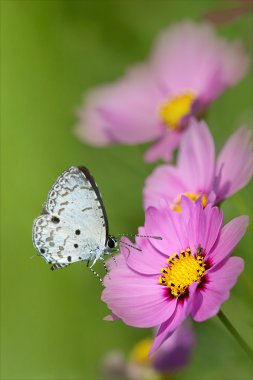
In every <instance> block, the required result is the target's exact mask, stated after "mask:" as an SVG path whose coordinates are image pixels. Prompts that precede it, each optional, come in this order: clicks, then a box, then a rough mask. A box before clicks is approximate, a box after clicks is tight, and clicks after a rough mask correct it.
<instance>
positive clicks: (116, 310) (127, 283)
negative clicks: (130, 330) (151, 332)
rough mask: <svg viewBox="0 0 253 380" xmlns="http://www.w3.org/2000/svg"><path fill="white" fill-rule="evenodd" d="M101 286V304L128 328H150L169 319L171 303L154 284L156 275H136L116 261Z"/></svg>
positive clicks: (173, 307)
mask: <svg viewBox="0 0 253 380" xmlns="http://www.w3.org/2000/svg"><path fill="white" fill-rule="evenodd" d="M104 284H105V289H104V290H103V293H102V297H101V298H102V300H103V301H104V302H105V303H106V304H107V306H108V307H109V309H111V310H112V312H113V314H116V315H117V316H118V318H120V319H122V320H123V321H124V322H125V323H126V324H128V325H131V326H136V327H154V326H156V325H158V324H160V323H162V322H164V321H166V320H167V319H169V318H170V316H171V315H172V314H173V312H174V310H175V307H176V301H175V299H174V298H170V297H169V295H168V290H167V289H166V288H165V287H164V286H162V285H160V284H159V283H158V276H157V275H156V276H145V275H140V274H139V273H137V272H134V271H132V270H131V269H130V268H129V267H128V266H127V264H126V263H125V262H124V260H122V261H118V265H117V267H115V269H112V270H111V271H110V273H109V276H106V278H105V279H104Z"/></svg>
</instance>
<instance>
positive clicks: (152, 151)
mask: <svg viewBox="0 0 253 380" xmlns="http://www.w3.org/2000/svg"><path fill="white" fill-rule="evenodd" d="M161 126H162V128H163V129H164V128H165V127H164V126H163V125H162V124H161ZM182 134H183V133H182V132H174V131H164V133H163V134H162V135H161V137H160V139H159V140H158V141H157V142H155V143H154V144H153V145H151V147H150V148H149V149H148V150H147V151H146V153H145V156H144V158H145V160H146V162H153V161H156V160H164V161H166V162H170V161H171V159H172V153H173V151H174V150H175V149H176V148H177V147H178V146H179V143H180V140H181V137H182Z"/></svg>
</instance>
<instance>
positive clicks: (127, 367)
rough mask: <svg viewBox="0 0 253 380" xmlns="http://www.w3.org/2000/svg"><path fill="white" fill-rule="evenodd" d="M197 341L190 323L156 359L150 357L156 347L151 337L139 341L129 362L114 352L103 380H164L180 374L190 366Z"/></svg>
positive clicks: (104, 367)
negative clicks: (153, 347) (177, 372)
mask: <svg viewBox="0 0 253 380" xmlns="http://www.w3.org/2000/svg"><path fill="white" fill-rule="evenodd" d="M195 341H196V338H195V333H194V331H193V329H192V326H191V324H190V323H188V321H186V322H185V323H183V324H182V325H181V326H179V328H178V329H177V330H176V331H175V332H174V334H172V335H171V336H170V337H169V338H168V339H167V340H166V341H165V342H164V343H163V344H162V346H161V347H160V348H159V349H158V350H157V351H156V353H155V355H153V356H152V358H150V357H149V356H148V354H149V350H150V348H151V347H152V343H153V341H152V338H151V337H150V338H146V339H142V340H140V341H138V342H137V344H136V345H135V346H134V347H133V349H132V350H131V352H130V355H129V357H128V358H127V357H125V356H124V354H123V352H121V351H120V350H115V351H110V352H108V353H107V354H106V355H105V356H104V358H103V361H102V363H101V364H102V365H101V372H102V376H103V379H112V378H124V379H129V380H139V379H143V380H144V379H146V380H154V379H156V380H159V379H162V378H163V377H162V376H161V375H164V374H168V375H169V374H172V373H174V372H175V371H180V370H181V369H183V368H184V367H185V366H186V365H188V364H189V362H190V359H191V355H192V351H193V349H194V347H195Z"/></svg>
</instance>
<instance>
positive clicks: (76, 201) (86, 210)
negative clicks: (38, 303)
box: [33, 166, 116, 269]
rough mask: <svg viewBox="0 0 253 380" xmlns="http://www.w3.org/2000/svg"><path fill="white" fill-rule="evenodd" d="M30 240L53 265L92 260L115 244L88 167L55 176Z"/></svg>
mask: <svg viewBox="0 0 253 380" xmlns="http://www.w3.org/2000/svg"><path fill="white" fill-rule="evenodd" d="M112 241H113V242H115V244H112ZM33 243H34V246H35V248H36V249H37V251H38V253H39V255H40V256H42V257H43V259H44V260H45V261H46V262H47V263H49V264H53V267H52V269H57V268H62V267H64V266H67V265H69V264H71V263H74V262H78V261H93V264H94V263H95V262H96V261H97V260H98V259H102V258H103V256H104V255H106V254H109V253H110V252H111V251H112V249H113V248H114V247H115V246H116V240H115V239H114V238H113V237H111V236H110V235H109V233H108V220H107V216H106V211H105V208H104V205H103V202H102V198H101V195H100V193H99V190H98V187H97V185H96V183H95V181H94V178H93V177H92V176H91V174H90V173H89V171H88V169H86V168H85V167H75V166H72V167H70V168H69V169H68V170H66V171H65V172H64V173H63V174H62V175H61V176H60V177H59V178H58V179H57V181H56V182H55V184H54V185H53V187H52V189H51V190H50V192H49V194H48V198H47V201H46V203H45V204H44V206H43V210H42V213H41V215H40V216H39V217H38V218H37V219H36V220H35V221H34V224H33Z"/></svg>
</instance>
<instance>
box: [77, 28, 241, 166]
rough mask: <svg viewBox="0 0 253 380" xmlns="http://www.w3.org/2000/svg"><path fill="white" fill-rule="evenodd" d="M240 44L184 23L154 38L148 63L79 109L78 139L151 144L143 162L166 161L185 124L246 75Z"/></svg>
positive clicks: (94, 94) (93, 95) (95, 92)
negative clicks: (154, 42) (156, 38)
mask: <svg viewBox="0 0 253 380" xmlns="http://www.w3.org/2000/svg"><path fill="white" fill-rule="evenodd" d="M247 66H248V57H247V56H246V54H245V53H244V50H243V48H242V46H241V44H240V43H239V42H238V41H236V42H234V43H231V42H228V41H226V40H224V39H222V38H219V37H217V36H216V34H215V30H214V29H213V28H212V27H211V26H210V25H209V24H206V23H202V24H199V25H196V24H194V23H193V22H191V21H184V22H180V23H178V24H175V25H173V26H171V27H170V28H169V29H167V30H165V31H164V32H163V33H162V34H161V35H160V36H159V38H158V40H157V42H156V44H155V46H154V49H153V52H152V54H151V57H150V60H149V61H148V62H147V63H145V64H142V65H139V66H136V67H134V68H132V69H130V70H129V71H128V72H127V74H126V75H125V76H124V77H123V78H121V79H120V80H119V81H117V82H115V83H113V84H110V85H104V86H101V87H98V88H97V89H94V90H93V91H91V92H90V93H88V94H87V96H86V97H85V99H84V103H83V106H82V107H81V108H80V109H79V111H78V114H79V123H78V125H77V127H76V134H77V136H78V137H79V138H80V139H81V140H83V141H85V142H88V143H90V144H92V145H97V146H99V145H108V144H118V143H119V144H130V145H131V144H140V143H145V142H151V141H154V142H155V144H154V145H153V146H151V148H150V149H149V150H148V152H147V153H146V160H147V161H154V160H156V159H159V158H161V159H164V160H165V161H169V160H170V159H171V154H172V152H173V150H174V149H175V148H176V147H177V146H178V144H179V142H180V139H181V137H182V135H183V134H184V131H185V129H186V127H187V125H188V121H189V117H191V116H193V115H194V116H199V115H201V114H203V112H204V111H205V110H206V108H207V107H208V106H209V105H210V103H211V102H212V101H213V100H214V99H216V98H217V97H218V96H220V94H221V93H222V92H223V91H224V90H226V89H227V88H228V87H230V86H233V85H235V84H236V83H237V82H238V81H239V80H240V79H241V78H242V77H243V76H244V74H245V72H246V69H247Z"/></svg>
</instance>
